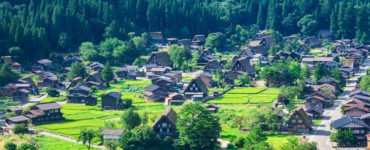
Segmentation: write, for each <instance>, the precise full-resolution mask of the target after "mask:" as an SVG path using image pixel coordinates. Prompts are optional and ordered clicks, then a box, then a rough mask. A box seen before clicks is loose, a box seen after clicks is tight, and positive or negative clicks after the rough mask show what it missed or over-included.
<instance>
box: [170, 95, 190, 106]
mask: <svg viewBox="0 0 370 150" xmlns="http://www.w3.org/2000/svg"><path fill="white" fill-rule="evenodd" d="M185 101H186V98H185V97H184V96H183V95H181V94H179V93H172V94H170V95H168V97H166V100H165V104H167V105H182V104H184V103H185Z"/></svg>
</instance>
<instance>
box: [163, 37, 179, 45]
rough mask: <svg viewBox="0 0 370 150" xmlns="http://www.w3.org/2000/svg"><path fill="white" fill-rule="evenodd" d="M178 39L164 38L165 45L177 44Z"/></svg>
mask: <svg viewBox="0 0 370 150" xmlns="http://www.w3.org/2000/svg"><path fill="white" fill-rule="evenodd" d="M177 42H178V39H177V38H166V43H167V45H172V44H177Z"/></svg>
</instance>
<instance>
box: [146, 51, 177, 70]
mask: <svg viewBox="0 0 370 150" xmlns="http://www.w3.org/2000/svg"><path fill="white" fill-rule="evenodd" d="M146 64H147V65H150V64H153V65H157V66H162V67H172V65H173V62H172V60H171V58H170V55H168V53H167V52H165V51H161V52H153V53H152V55H151V56H150V58H149V59H148V61H147V63H146Z"/></svg>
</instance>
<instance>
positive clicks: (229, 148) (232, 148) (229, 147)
mask: <svg viewBox="0 0 370 150" xmlns="http://www.w3.org/2000/svg"><path fill="white" fill-rule="evenodd" d="M226 149H227V150H236V149H237V148H236V146H235V145H234V144H233V143H229V144H227V147H226Z"/></svg>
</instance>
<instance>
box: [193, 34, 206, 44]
mask: <svg viewBox="0 0 370 150" xmlns="http://www.w3.org/2000/svg"><path fill="white" fill-rule="evenodd" d="M191 43H193V45H198V46H200V45H204V44H205V43H206V36H205V35H194V38H193V40H192V41H191Z"/></svg>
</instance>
